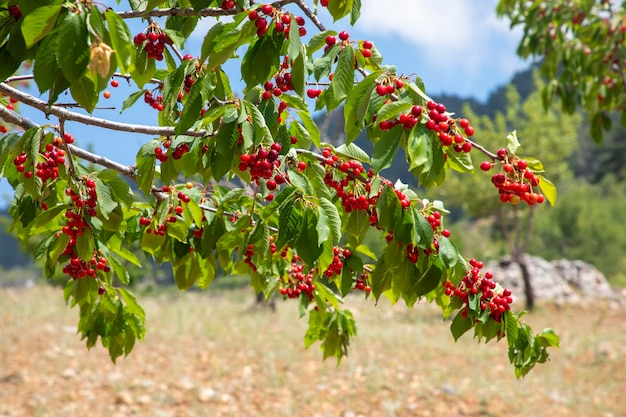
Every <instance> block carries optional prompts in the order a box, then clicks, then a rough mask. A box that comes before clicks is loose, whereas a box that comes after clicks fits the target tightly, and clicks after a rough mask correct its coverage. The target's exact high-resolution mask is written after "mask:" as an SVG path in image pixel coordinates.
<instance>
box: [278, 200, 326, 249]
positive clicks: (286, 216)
mask: <svg viewBox="0 0 626 417" xmlns="http://www.w3.org/2000/svg"><path fill="white" fill-rule="evenodd" d="M290 200H292V201H293V199H290ZM302 218H303V215H302V213H301V212H300V210H299V209H298V208H297V206H296V205H295V204H285V205H283V207H282V208H281V210H280V215H279V217H278V241H277V242H276V246H277V247H278V249H279V250H280V249H282V248H284V247H285V245H289V246H293V243H294V242H296V240H297V239H298V236H299V235H300V230H301V229H302V227H301V226H302ZM316 242H317V239H316Z"/></svg>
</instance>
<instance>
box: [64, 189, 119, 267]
mask: <svg viewBox="0 0 626 417" xmlns="http://www.w3.org/2000/svg"><path fill="white" fill-rule="evenodd" d="M65 195H67V196H68V197H70V199H71V200H72V204H73V206H74V207H73V208H72V209H70V210H68V211H66V212H65V218H66V219H67V223H66V225H65V226H63V228H62V229H61V231H62V233H63V234H64V235H67V236H69V240H68V242H67V245H66V247H65V250H64V251H63V254H64V255H66V256H69V257H70V261H69V263H68V264H67V265H65V267H63V273H64V274H66V275H68V276H69V277H71V278H73V279H82V278H85V277H89V278H95V277H96V274H97V272H96V271H103V272H105V273H106V272H109V271H110V270H111V268H110V267H109V266H108V265H107V259H106V258H105V257H104V256H102V254H97V253H95V254H94V255H93V257H92V258H91V259H90V260H89V261H85V260H83V259H81V258H80V257H79V256H78V253H77V250H76V243H77V239H78V237H80V236H82V235H83V233H84V231H85V230H86V229H88V228H89V224H88V222H87V220H86V217H85V215H86V214H87V215H88V216H89V217H94V216H96V214H97V212H96V206H97V203H98V195H97V192H96V181H94V180H93V179H91V178H85V179H84V181H83V185H82V186H79V190H78V192H77V191H75V190H74V189H72V188H66V189H65Z"/></svg>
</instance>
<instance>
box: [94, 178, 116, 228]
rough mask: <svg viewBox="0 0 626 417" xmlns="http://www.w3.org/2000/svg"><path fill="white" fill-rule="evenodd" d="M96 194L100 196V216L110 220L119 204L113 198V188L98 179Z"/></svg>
mask: <svg viewBox="0 0 626 417" xmlns="http://www.w3.org/2000/svg"><path fill="white" fill-rule="evenodd" d="M96 192H97V194H98V208H99V209H100V214H102V216H103V217H104V218H105V219H108V218H109V214H111V212H112V211H113V210H115V208H116V207H117V202H116V201H115V199H114V198H113V193H112V192H111V188H110V187H109V185H108V184H106V183H104V181H102V180H101V179H100V178H96Z"/></svg>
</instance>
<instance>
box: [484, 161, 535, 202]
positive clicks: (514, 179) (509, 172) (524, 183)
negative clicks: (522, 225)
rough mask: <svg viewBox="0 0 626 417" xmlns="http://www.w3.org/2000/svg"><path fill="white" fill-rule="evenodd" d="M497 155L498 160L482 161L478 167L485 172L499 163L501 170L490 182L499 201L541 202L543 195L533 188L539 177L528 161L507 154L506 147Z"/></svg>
mask: <svg viewBox="0 0 626 417" xmlns="http://www.w3.org/2000/svg"><path fill="white" fill-rule="evenodd" d="M497 155H498V158H499V159H498V161H496V162H489V161H484V162H482V163H481V164H480V169H481V170H483V171H485V172H487V171H489V170H491V169H492V168H493V167H494V166H495V165H496V164H499V165H500V167H501V172H500V173H497V174H494V175H493V176H492V177H491V182H492V184H493V185H494V186H495V187H496V188H497V189H498V191H499V193H500V201H501V202H503V203H511V204H514V205H516V204H519V203H520V201H525V202H526V204H528V205H529V206H532V205H534V204H541V203H543V202H544V201H545V196H544V195H543V194H541V193H537V192H535V191H534V189H533V187H537V186H538V185H539V181H540V179H539V177H537V176H536V175H535V173H534V172H533V171H532V170H531V169H530V168H529V167H528V162H527V161H526V160H524V159H521V158H519V157H518V156H516V155H509V152H508V151H507V150H506V149H499V150H498V153H497Z"/></svg>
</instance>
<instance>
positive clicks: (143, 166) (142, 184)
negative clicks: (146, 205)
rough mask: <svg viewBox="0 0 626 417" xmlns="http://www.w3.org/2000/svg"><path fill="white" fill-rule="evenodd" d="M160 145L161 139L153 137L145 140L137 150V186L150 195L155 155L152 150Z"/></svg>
mask: <svg viewBox="0 0 626 417" xmlns="http://www.w3.org/2000/svg"><path fill="white" fill-rule="evenodd" d="M160 146H161V141H159V140H157V139H153V140H151V141H149V142H146V143H145V144H144V145H143V146H142V147H141V148H140V149H139V152H137V158H136V159H135V161H136V164H137V186H138V187H139V189H140V190H141V191H143V193H144V194H145V195H150V192H151V190H152V184H153V181H154V172H155V168H156V166H155V164H156V155H155V154H154V150H155V149H156V148H158V147H160Z"/></svg>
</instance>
